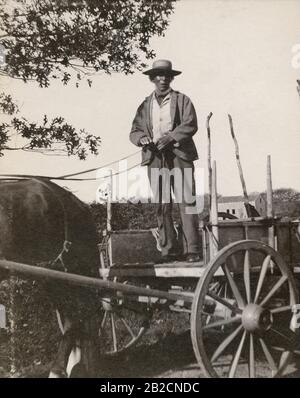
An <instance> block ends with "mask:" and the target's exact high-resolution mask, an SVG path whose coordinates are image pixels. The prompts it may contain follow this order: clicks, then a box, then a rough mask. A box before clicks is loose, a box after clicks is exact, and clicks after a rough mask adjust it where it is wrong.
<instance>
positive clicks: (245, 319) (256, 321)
mask: <svg viewBox="0 0 300 398" xmlns="http://www.w3.org/2000/svg"><path fill="white" fill-rule="evenodd" d="M272 323H273V317H272V314H271V312H270V311H269V310H268V309H266V308H263V307H261V306H260V305H257V304H248V305H247V306H246V307H245V309H244V311H243V314H242V324H243V326H244V328H245V330H247V331H248V332H251V333H255V332H263V331H266V330H269V329H270V328H271V326H272Z"/></svg>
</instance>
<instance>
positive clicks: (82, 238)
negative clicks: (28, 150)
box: [0, 178, 99, 377]
mask: <svg viewBox="0 0 300 398" xmlns="http://www.w3.org/2000/svg"><path fill="white" fill-rule="evenodd" d="M0 231H1V233H0V258H5V259H6V260H11V261H16V262H22V263H25V264H29V265H32V266H35V265H38V266H42V267H48V268H51V269H55V270H58V271H61V272H70V273H76V274H82V275H86V276H93V277H95V276H97V272H98V267H99V264H98V263H99V256H98V252H97V234H96V228H95V224H94V221H93V219H92V215H91V213H90V210H89V207H88V206H87V205H85V204H84V203H82V202H81V201H80V200H79V199H78V198H76V197H75V196H74V195H73V194H72V193H71V192H69V191H67V190H65V189H63V188H61V187H59V186H57V185H56V184H54V183H52V182H50V181H49V180H48V179H45V178H32V179H18V180H0ZM46 288H47V292H48V294H49V296H50V298H51V300H52V302H53V303H54V306H55V308H56V309H57V311H56V312H57V316H58V321H59V322H58V323H59V326H60V329H61V331H62V339H61V341H60V344H59V349H58V353H57V356H56V358H55V360H54V362H53V365H52V368H51V372H50V377H63V376H66V369H67V365H68V360H69V357H70V354H71V353H72V352H75V351H74V350H75V347H77V348H76V352H77V354H78V353H79V352H80V351H79V350H80V347H81V348H82V347H83V345H84V347H85V349H84V350H85V351H84V352H85V355H81V363H80V364H81V365H80V366H81V369H85V371H86V372H87V373H85V375H89V376H95V368H96V362H97V360H98V358H97V356H98V353H99V351H98V349H97V348H98V347H97V330H96V328H94V327H93V325H92V320H91V319H92V318H91V317H89V313H90V314H93V311H96V307H95V306H96V305H97V303H96V293H95V292H91V291H88V290H87V289H85V290H84V289H83V288H80V287H76V288H75V287H70V286H68V287H67V286H65V285H62V284H59V283H57V282H49V283H48V282H47V286H46ZM83 341H84V344H83V343H82V342H83ZM78 347H79V348H78ZM78 351H79V352H78ZM81 354H82V352H81ZM77 356H78V355H77ZM79 357H80V355H79ZM80 366H79V368H80ZM68 367H70V364H69V366H68ZM77 369H78V366H77Z"/></svg>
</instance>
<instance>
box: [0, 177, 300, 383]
mask: <svg viewBox="0 0 300 398" xmlns="http://www.w3.org/2000/svg"><path fill="white" fill-rule="evenodd" d="M213 175H214V184H213V187H214V191H213V195H212V197H213V200H212V206H211V218H210V221H208V222H205V223H202V225H201V226H200V231H199V233H200V239H201V241H202V252H203V256H202V260H201V261H200V262H198V263H192V264H190V263H186V262H179V261H178V262H174V263H163V264H160V263H159V262H157V261H155V258H154V257H155V255H153V256H150V255H149V253H150V254H151V253H155V251H154V252H153V251H150V252H149V253H148V254H147V250H150V249H149V248H150V246H151V245H152V246H154V250H155V245H156V240H155V238H154V237H153V236H152V231H121V232H113V231H108V234H107V236H106V237H105V240H104V242H103V244H102V245H100V247H99V249H100V260H101V261H100V262H101V268H100V269H99V274H100V277H101V278H91V277H84V276H82V275H75V274H69V273H66V272H62V271H54V270H49V269H45V268H40V267H32V266H30V265H26V264H20V263H16V262H11V261H5V260H0V268H3V269H5V270H7V271H9V272H10V273H13V274H17V275H19V276H24V277H25V278H27V277H29V278H34V279H42V280H44V281H45V280H57V281H61V282H64V283H66V284H75V285H80V286H85V287H88V288H95V289H97V290H99V298H100V300H101V302H102V306H103V319H102V321H101V325H100V338H102V339H103V338H105V336H106V337H107V338H110V339H111V346H110V348H109V349H108V350H107V351H108V352H107V354H108V355H116V354H118V353H120V352H122V351H124V350H127V349H129V348H130V347H132V346H133V345H135V344H136V343H137V342H138V341H139V340H140V339H141V337H142V336H143V334H144V333H145V331H146V330H147V328H148V327H149V326H150V325H151V316H152V313H153V310H154V309H156V308H161V309H165V310H170V311H185V312H187V313H188V314H190V327H191V338H192V344H193V348H194V352H195V356H196V358H197V361H198V363H199V365H200V367H201V369H202V371H203V372H204V373H205V375H206V376H208V377H247V376H249V377H274V376H281V375H282V374H283V371H284V370H285V369H286V367H287V365H288V364H289V362H290V361H291V358H292V355H293V353H294V352H296V350H297V342H298V337H297V330H298V329H297V327H299V326H300V322H299V324H298V318H300V317H298V304H299V298H298V294H299V289H298V286H297V272H298V271H299V269H300V243H299V234H298V235H297V233H298V231H299V222H291V221H290V222H283V221H280V220H278V219H276V218H274V217H273V216H270V214H269V215H268V217H266V218H255V219H253V218H251V219H240V220H238V219H236V220H219V219H218V214H217V202H216V198H217V194H216V184H215V180H216V173H215V172H214V174H213ZM269 195H270V190H269ZM270 202H271V200H270V197H269V198H268V203H270ZM143 234H144V235H145V236H146V242H147V245H146V246H143V245H141V243H140V242H141V241H143V238H145V236H144V237H143V236H142V235H143ZM147 234H148V235H147ZM144 241H145V239H144ZM121 244H122V245H123V247H122V248H121ZM131 252H133V253H132V257H131V260H130V254H131ZM145 255H146V257H147V258H149V261H148V262H146V261H144V260H143V256H144V257H145ZM126 258H127V261H125V260H126ZM119 328H122V333H120V329H119ZM108 329H109V330H108ZM175 349H176V348H175Z"/></svg>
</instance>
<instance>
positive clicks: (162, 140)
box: [156, 133, 174, 151]
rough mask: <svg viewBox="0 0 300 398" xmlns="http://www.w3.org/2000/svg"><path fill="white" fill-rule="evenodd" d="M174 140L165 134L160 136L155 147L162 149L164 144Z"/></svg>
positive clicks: (166, 144)
mask: <svg viewBox="0 0 300 398" xmlns="http://www.w3.org/2000/svg"><path fill="white" fill-rule="evenodd" d="M172 142H174V139H173V138H172V137H171V136H170V134H168V133H167V134H165V135H163V136H162V137H160V138H159V139H158V141H157V143H156V146H157V149H158V150H159V151H162V150H163V149H164V148H165V147H166V146H168V145H169V144H171V143H172Z"/></svg>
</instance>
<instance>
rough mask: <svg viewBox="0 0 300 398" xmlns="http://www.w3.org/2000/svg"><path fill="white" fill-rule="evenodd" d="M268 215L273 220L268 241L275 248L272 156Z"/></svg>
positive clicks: (268, 191)
mask: <svg viewBox="0 0 300 398" xmlns="http://www.w3.org/2000/svg"><path fill="white" fill-rule="evenodd" d="M267 217H268V218H269V219H270V220H271V221H272V225H271V226H270V227H269V229H268V243H269V245H270V246H271V247H273V249H275V248H276V247H275V230H274V224H273V221H274V210H273V189H272V172H271V156H270V155H268V158H267Z"/></svg>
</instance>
